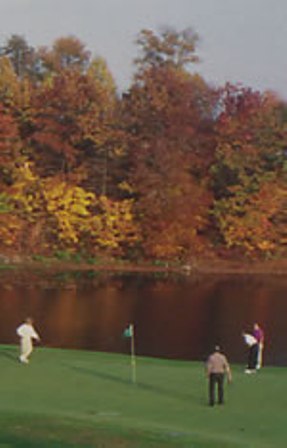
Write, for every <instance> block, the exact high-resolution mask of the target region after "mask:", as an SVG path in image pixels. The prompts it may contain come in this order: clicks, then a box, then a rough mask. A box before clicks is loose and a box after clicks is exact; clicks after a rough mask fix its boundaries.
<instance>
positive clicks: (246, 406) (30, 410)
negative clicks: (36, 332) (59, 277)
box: [0, 346, 287, 448]
mask: <svg viewBox="0 0 287 448" xmlns="http://www.w3.org/2000/svg"><path fill="white" fill-rule="evenodd" d="M17 357H18V348H17V347H15V346H0V363H1V383H0V448H7V447H39V448H46V447H47V448H48V447H49V448H50V447H59V448H68V447H83V448H85V447H86V448H88V447H97V448H146V447H151V448H152V447H160V448H161V447H162V448H164V447H166V448H168V447H178V448H183V447H184V448H281V447H282V448H286V447H287V419H286V414H287V369H286V368H279V367H264V368H263V369H262V371H260V372H259V373H258V374H256V375H245V374H244V369H243V366H239V365H235V366H232V369H233V377H234V381H233V383H232V384H231V385H230V386H228V385H226V388H225V391H226V403H225V405H224V406H215V407H214V408H210V407H209V406H207V382H206V378H205V376H204V366H203V364H202V363H199V362H186V361H171V360H163V359H155V358H144V357H140V358H138V359H137V384H132V382H131V371H130V359H129V357H128V356H126V355H120V354H108V353H99V352H88V351H80V350H79V351H77V350H60V349H50V348H36V349H35V351H34V353H33V355H32V358H31V363H30V364H29V365H22V364H20V363H19V362H18V359H17Z"/></svg>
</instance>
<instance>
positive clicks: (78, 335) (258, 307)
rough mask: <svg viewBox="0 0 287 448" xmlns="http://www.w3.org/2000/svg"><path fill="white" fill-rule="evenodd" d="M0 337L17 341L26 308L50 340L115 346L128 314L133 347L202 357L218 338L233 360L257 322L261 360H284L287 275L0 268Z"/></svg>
mask: <svg viewBox="0 0 287 448" xmlns="http://www.w3.org/2000/svg"><path fill="white" fill-rule="evenodd" d="M0 279H1V285H0V342H1V343H17V342H18V341H17V336H16V334H15V328H16V327H17V325H18V324H19V323H20V322H21V321H22V320H23V319H24V318H25V317H26V316H28V315H31V316H33V317H34V319H35V326H36V328H37V330H38V331H39V333H40V334H41V336H42V340H43V344H44V345H46V346H49V347H63V348H84V349H88V350H97V351H108V352H121V353H127V352H128V350H129V344H128V341H127V340H125V339H123V338H122V332H123V329H124V328H125V327H126V325H127V324H128V323H130V322H134V324H135V328H136V350H137V353H138V354H139V355H145V356H158V357H165V358H177V359H190V360H195V359H196V360H204V359H205V358H206V357H207V355H208V353H209V352H210V350H211V349H212V347H213V346H214V344H215V343H219V344H221V345H222V347H223V348H224V351H225V352H226V353H227V354H228V356H229V358H230V360H231V362H245V359H246V347H245V346H244V344H243V340H242V337H241V333H242V331H243V330H244V331H248V330H251V328H252V325H253V323H254V322H259V323H260V324H261V325H262V326H263V328H264V330H265V333H266V350H265V362H266V363H268V364H275V365H287V345H286V342H287V326H286V320H287V317H286V316H287V279H285V278H284V277H283V276H277V277H276V276H273V277H271V276H270V277H266V276H238V275H237V276H206V275H205V276H201V277H192V276H190V277H186V276H180V275H171V274H169V275H167V274H165V275H163V274H161V275H159V274H157V275H156V274H115V273H113V274H112V273H105V274H103V273H102V274H99V273H84V274H83V273H82V274H71V273H70V274H67V273H63V274H58V275H57V276H46V277H43V276H42V275H40V274H39V275H36V274H34V275H29V276H28V277H27V276H20V275H18V274H17V276H15V274H12V273H11V274H10V275H8V276H7V274H6V275H4V274H3V273H2V274H1V276H0Z"/></svg>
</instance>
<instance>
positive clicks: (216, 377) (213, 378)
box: [209, 373, 224, 406]
mask: <svg viewBox="0 0 287 448" xmlns="http://www.w3.org/2000/svg"><path fill="white" fill-rule="evenodd" d="M223 383H224V373H211V374H210V375H209V404H210V406H213V405H214V403H215V389H216V386H217V395H218V404H223V401H224V390H223Z"/></svg>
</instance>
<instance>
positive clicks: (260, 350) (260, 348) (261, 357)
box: [256, 342, 263, 369]
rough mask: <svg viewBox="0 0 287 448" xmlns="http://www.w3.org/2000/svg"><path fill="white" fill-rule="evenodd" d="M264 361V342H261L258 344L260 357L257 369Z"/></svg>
mask: <svg viewBox="0 0 287 448" xmlns="http://www.w3.org/2000/svg"><path fill="white" fill-rule="evenodd" d="M262 362H263V344H262V342H259V344H258V358H257V366H256V368H257V369H261V367H262Z"/></svg>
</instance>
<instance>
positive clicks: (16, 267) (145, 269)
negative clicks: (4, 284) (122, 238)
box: [0, 259, 287, 275]
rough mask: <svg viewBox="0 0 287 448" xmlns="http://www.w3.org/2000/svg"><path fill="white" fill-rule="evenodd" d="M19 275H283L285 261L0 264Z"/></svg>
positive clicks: (4, 269) (46, 261)
mask: <svg viewBox="0 0 287 448" xmlns="http://www.w3.org/2000/svg"><path fill="white" fill-rule="evenodd" d="M4 271H6V272H7V271H10V272H11V271H12V272H15V271H21V272H25V271H26V272H31V271H33V272H35V271H43V272H45V271H48V272H50V273H57V272H75V271H78V272H91V271H94V272H109V271H110V272H131V273H133V272H134V273H157V272H158V273H177V274H184V275H194V274H203V275H204V274H214V275H226V274H240V275H257V274H260V275H268V274H270V275H286V274H287V259H282V260H267V261H247V260H225V259H197V260H192V262H190V263H186V264H182V265H174V264H172V263H165V264H164V263H162V264H161V265H155V264H151V263H150V264H148V263H138V264H137V263H129V262H120V261H117V260H115V261H112V262H103V263H97V264H92V263H86V262H82V261H81V262H72V261H61V260H52V259H51V260H45V261H21V262H11V263H2V264H0V272H4Z"/></svg>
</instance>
